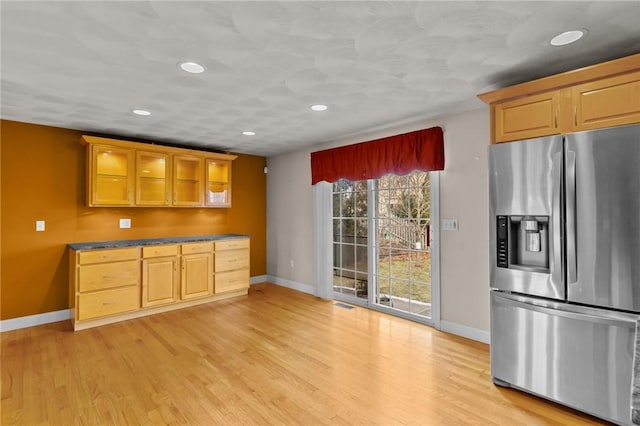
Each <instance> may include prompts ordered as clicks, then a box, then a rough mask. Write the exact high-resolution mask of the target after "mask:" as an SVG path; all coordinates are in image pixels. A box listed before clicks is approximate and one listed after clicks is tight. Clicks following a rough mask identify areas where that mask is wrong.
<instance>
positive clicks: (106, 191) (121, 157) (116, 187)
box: [88, 145, 133, 206]
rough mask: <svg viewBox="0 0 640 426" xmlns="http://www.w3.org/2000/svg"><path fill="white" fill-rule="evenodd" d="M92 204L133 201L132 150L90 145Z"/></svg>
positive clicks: (127, 202)
mask: <svg viewBox="0 0 640 426" xmlns="http://www.w3.org/2000/svg"><path fill="white" fill-rule="evenodd" d="M90 152H91V154H90V156H91V158H90V161H89V164H90V170H89V178H90V184H89V197H88V199H89V205H90V206H100V205H103V206H130V205H133V150H131V149H127V148H120V147H112V146H108V145H91V151H90Z"/></svg>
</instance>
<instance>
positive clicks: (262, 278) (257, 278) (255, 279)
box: [249, 275, 267, 284]
mask: <svg viewBox="0 0 640 426" xmlns="http://www.w3.org/2000/svg"><path fill="white" fill-rule="evenodd" d="M265 281H267V276H266V275H257V276H255V277H251V278H249V284H260V283H263V282H265Z"/></svg>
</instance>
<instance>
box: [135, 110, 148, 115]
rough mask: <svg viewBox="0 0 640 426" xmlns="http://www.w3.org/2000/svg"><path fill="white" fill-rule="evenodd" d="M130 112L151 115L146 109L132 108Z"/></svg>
mask: <svg viewBox="0 0 640 426" xmlns="http://www.w3.org/2000/svg"><path fill="white" fill-rule="evenodd" d="M131 112H132V113H134V114H137V115H151V113H150V112H149V111H147V110H146V109H134V110H131Z"/></svg>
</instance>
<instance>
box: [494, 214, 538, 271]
mask: <svg viewBox="0 0 640 426" xmlns="http://www.w3.org/2000/svg"><path fill="white" fill-rule="evenodd" d="M496 231H497V235H496V237H497V238H496V240H497V253H496V255H497V256H496V259H497V266H498V267H499V268H510V269H520V270H528V271H535V272H542V273H549V257H550V251H549V238H548V237H549V216H503V215H500V216H497V218H496Z"/></svg>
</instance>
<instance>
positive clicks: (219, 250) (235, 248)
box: [214, 239, 249, 294]
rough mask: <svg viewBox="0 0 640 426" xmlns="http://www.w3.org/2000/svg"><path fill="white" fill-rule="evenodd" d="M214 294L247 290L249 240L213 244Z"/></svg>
mask: <svg viewBox="0 0 640 426" xmlns="http://www.w3.org/2000/svg"><path fill="white" fill-rule="evenodd" d="M214 269H215V271H216V274H215V292H216V294H219V293H225V292H228V291H235V290H240V289H247V288H249V240H248V239H242V240H240V239H238V240H228V241H217V242H216V243H215V267H214Z"/></svg>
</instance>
